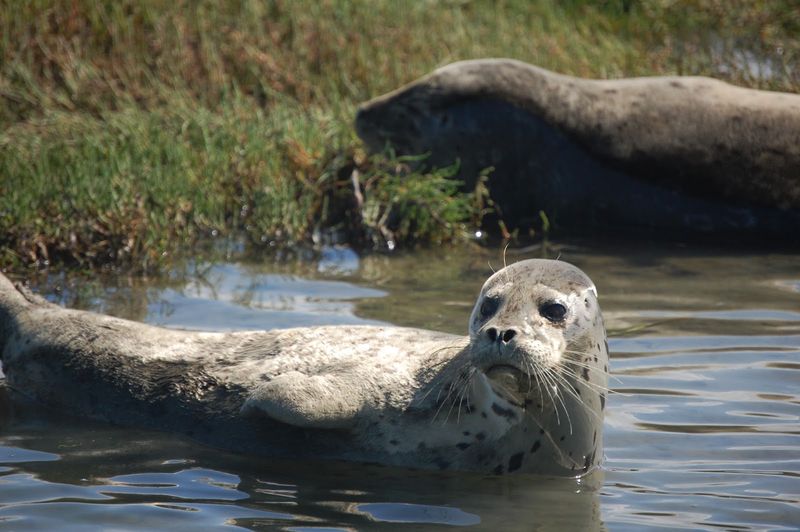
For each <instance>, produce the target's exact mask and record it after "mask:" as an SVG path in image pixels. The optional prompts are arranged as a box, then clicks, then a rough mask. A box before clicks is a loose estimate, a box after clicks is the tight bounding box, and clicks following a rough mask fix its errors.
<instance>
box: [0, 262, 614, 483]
mask: <svg viewBox="0 0 800 532" xmlns="http://www.w3.org/2000/svg"><path fill="white" fill-rule="evenodd" d="M0 356H1V357H2V368H3V372H4V374H5V377H6V381H7V385H8V386H9V387H10V388H11V389H12V390H13V391H14V392H15V393H16V394H19V395H21V396H23V397H26V398H28V399H29V400H33V401H36V402H38V403H41V404H44V405H46V406H48V407H51V408H54V409H58V410H59V411H62V412H65V413H68V414H72V415H75V416H83V417H88V418H92V419H96V420H101V421H107V422H111V423H116V424H121V425H134V426H140V427H147V428H154V429H161V430H169V431H173V432H178V433H182V434H185V435H188V436H190V437H192V438H194V439H196V440H198V441H200V442H202V443H205V444H208V445H211V446H215V447H220V448H224V449H228V450H232V451H239V452H245V453H257V454H263V455H269V456H276V457H286V458H306V459H326V460H346V461H357V462H365V463H379V464H386V465H392V466H401V467H410V468H423V469H442V470H465V471H476V472H483V473H495V474H505V473H515V472H526V473H537V474H549V475H565V476H577V475H581V474H584V473H586V472H588V471H590V470H591V469H592V468H593V467H595V466H596V465H597V464H598V462H599V461H600V460H601V457H602V432H603V410H604V408H605V398H606V390H607V371H608V351H607V343H606V333H605V328H604V325H603V319H602V315H601V312H600V308H599V306H598V302H597V297H596V290H595V287H594V284H593V283H592V281H591V280H590V279H589V278H588V277H587V276H586V275H585V274H584V273H583V272H581V271H580V270H579V269H578V268H576V267H575V266H572V265H570V264H567V263H564V262H558V261H551V260H525V261H521V262H517V263H514V264H511V265H509V266H507V267H505V268H503V269H502V270H499V271H498V272H496V273H495V274H493V275H492V276H491V277H490V278H489V279H488V280H487V281H486V283H485V284H484V286H483V288H482V290H481V292H480V295H479V297H478V300H477V302H476V304H475V307H474V309H473V311H472V314H471V316H470V318H469V335H468V336H467V337H460V336H455V335H449V334H444V333H438V332H433V331H427V330H422V329H411V328H403V327H378V326H323V327H308V328H295V329H286V330H276V331H260V332H232V333H212V332H190V331H180V330H170V329H164V328H160V327H154V326H150V325H145V324H141V323H136V322H132V321H127V320H122V319H118V318H114V317H110V316H104V315H100V314H95V313H91V312H85V311H77V310H69V309H64V308H61V307H59V306H57V305H53V304H51V303H48V302H46V301H45V300H43V299H41V298H39V297H37V296H35V295H33V294H31V293H30V292H29V291H27V290H25V289H24V288H21V287H15V286H14V285H13V284H12V283H11V282H10V281H8V279H6V278H5V277H3V276H2V275H0Z"/></svg>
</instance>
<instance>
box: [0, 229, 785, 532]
mask: <svg viewBox="0 0 800 532" xmlns="http://www.w3.org/2000/svg"><path fill="white" fill-rule="evenodd" d="M536 256H548V257H551V258H554V257H556V256H560V258H561V259H562V260H567V261H570V262H573V263H574V264H576V265H578V266H579V267H581V268H583V269H584V270H585V271H586V272H587V273H588V274H589V275H590V276H591V277H592V278H593V280H594V281H595V283H596V285H597V287H598V291H599V295H600V303H601V305H602V307H603V310H604V314H605V317H606V323H607V326H608V328H609V332H610V336H611V339H610V347H611V351H612V364H611V371H612V374H613V377H612V379H611V381H610V382H611V386H612V388H613V389H614V391H615V392H616V393H614V394H612V395H611V396H610V397H609V401H608V409H607V415H606V431H605V454H606V458H605V461H604V464H603V468H602V470H601V471H598V472H596V473H594V474H593V475H591V476H589V477H587V478H584V479H581V480H571V479H546V478H536V477H522V476H517V477H514V476H512V477H485V476H479V475H469V474H457V473H448V474H443V473H430V472H415V471H406V470H398V469H391V468H381V467H375V466H355V465H352V464H335V463H334V464H330V463H328V464H317V463H304V462H303V463H298V462H277V461H274V460H267V459H260V458H258V459H257V458H252V457H248V456H239V455H235V454H228V453H221V452H219V451H216V450H213V449H208V448H204V447H202V446H200V445H196V444H194V443H192V442H191V441H188V440H186V439H183V438H181V437H178V436H172V435H169V434H162V433H155V432H149V431H141V430H135V429H126V428H119V427H112V426H108V425H101V424H94V423H89V422H85V421H80V420H75V419H70V418H68V417H65V416H63V415H59V414H52V413H48V412H44V411H42V410H41V409H38V408H36V407H34V406H31V405H27V406H20V405H18V404H14V405H10V404H8V397H7V394H5V393H0V528H5V529H13V530H52V529H59V530H92V529H97V530H100V529H108V528H115V529H143V530H145V529H146V530H152V529H154V528H164V529H165V528H169V529H215V528H237V527H240V528H249V529H283V530H296V531H306V530H308V531H311V530H314V531H322V530H379V529H386V530H400V529H402V530H414V529H419V530H432V529H445V528H453V527H472V528H474V529H493V530H534V529H557V530H603V529H609V530H643V529H665V530H674V529H681V528H683V529H707V530H720V529H723V530H725V529H728V530H765V529H770V530H794V529H797V528H798V527H800V506H799V504H798V501H800V478H798V477H800V393H799V392H800V386H799V385H800V254H798V253H767V252H764V251H763V250H762V251H758V252H752V253H749V252H741V251H739V252H733V251H730V250H709V249H707V248H703V249H692V248H686V247H678V246H660V247H647V246H642V245H639V246H637V247H635V248H634V247H623V246H611V245H607V244H606V245H602V246H601V245H594V246H592V245H586V244H571V245H566V244H565V245H559V246H551V247H549V248H548V249H529V250H525V251H523V252H516V251H514V250H509V252H508V253H507V256H506V260H508V261H509V262H511V261H516V260H520V259H522V258H529V257H536ZM502 263H503V257H502V253H501V252H499V251H495V250H447V251H441V250H436V251H429V252H418V253H413V254H407V255H397V256H391V257H387V256H370V257H365V258H359V257H357V256H355V255H354V254H353V253H352V252H349V251H347V250H336V249H329V250H326V251H325V252H324V253H323V255H322V257H321V258H320V259H319V260H315V261H310V262H309V261H306V262H296V263H280V264H276V263H274V262H272V261H270V260H268V259H261V260H259V259H257V258H256V259H253V258H250V259H248V260H244V259H243V260H240V261H232V262H227V263H202V262H198V263H190V264H186V265H184V266H182V267H180V268H177V269H176V270H175V271H174V272H172V273H171V274H170V275H167V276H164V277H161V278H151V279H147V280H144V279H140V278H131V277H123V276H108V277H107V278H102V277H101V278H99V279H91V280H89V279H84V278H80V277H77V278H76V277H70V276H63V275H52V276H50V277H49V278H48V279H46V280H44V281H42V282H41V283H40V284H39V285H38V286H37V289H38V290H40V291H41V292H42V293H44V294H45V295H47V297H49V298H50V299H51V300H53V301H57V302H59V303H61V304H64V305H67V306H71V307H79V308H89V309H93V310H97V311H100V312H105V313H109V314H114V315H117V316H121V317H125V318H129V319H135V320H140V321H146V322H149V323H154V324H159V325H164V326H167V327H179V328H191V329H208V330H237V329H269V328H279V327H291V326H304V325H318V324H345V323H392V324H396V325H405V326H415V327H425V328H429V329H437V330H442V331H447V332H453V333H459V334H463V333H464V332H465V330H466V324H467V318H468V316H469V312H470V310H471V306H472V303H473V300H474V298H475V296H476V294H477V292H478V290H479V288H480V285H481V284H482V283H483V281H484V280H485V278H486V277H487V276H488V275H489V274H491V271H492V268H495V269H496V268H498V267H500V266H501V265H502ZM0 392H2V390H0Z"/></svg>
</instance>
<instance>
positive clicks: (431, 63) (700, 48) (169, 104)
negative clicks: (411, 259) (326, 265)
mask: <svg viewBox="0 0 800 532" xmlns="http://www.w3.org/2000/svg"><path fill="white" fill-rule="evenodd" d="M793 4H794V2H793V1H792V0H772V1H770V0H761V1H759V0H752V1H747V2H745V1H741V2H739V1H735V2H721V1H718V0H691V1H688V0H687V1H685V2H663V1H656V0H653V1H644V0H642V1H636V0H608V1H606V2H580V1H578V0H570V1H565V2H555V1H551V2H545V1H539V2H534V1H528V0H518V1H512V0H508V1H497V2H495V1H489V0H484V1H478V0H474V1H469V0H460V1H456V0H452V1H446V0H442V1H441V2H427V1H422V0H419V1H401V0H378V1H366V0H363V1H356V0H329V1H316V0H314V1H312V0H309V1H299V0H298V1H291V0H286V1H279V0H274V1H246V0H240V1H232V0H231V1H226V2H217V1H210V0H209V1H193V2H188V1H187V2H183V1H177V2H175V1H172V2H167V1H164V0H145V1H115V2H111V1H109V2H94V1H91V0H73V1H66V0H64V1H51V2H45V1H42V0H25V1H23V0H0V264H12V263H14V264H22V263H28V264H41V263H43V262H45V261H60V262H67V263H77V264H80V265H85V266H98V265H103V264H109V263H110V264H115V265H123V266H126V267H133V268H152V267H157V266H158V265H159V264H160V263H161V261H162V260H163V259H162V257H163V256H164V255H165V254H172V253H174V252H176V251H178V250H181V249H188V248H190V246H192V245H193V244H194V243H196V242H198V241H200V240H203V239H206V238H208V237H209V236H210V235H222V236H226V235H233V234H244V235H246V237H247V238H248V239H249V240H250V241H252V242H254V243H267V244H271V245H291V244H294V243H301V242H309V241H311V239H312V238H313V237H315V235H320V234H325V233H326V232H329V231H331V230H334V231H338V232H339V233H340V234H343V235H345V238H346V239H347V240H348V241H350V242H351V243H353V244H356V245H366V246H372V245H380V246H383V245H386V244H387V242H389V241H391V242H392V243H394V244H403V243H409V242H423V243H425V242H444V241H453V240H459V239H462V238H464V237H465V235H466V234H468V232H469V231H468V229H471V228H474V227H477V226H478V225H479V224H480V220H481V216H482V214H483V213H484V212H485V211H486V209H487V205H488V203H487V202H488V199H487V197H486V193H485V188H484V187H483V186H481V185H479V187H478V189H477V190H475V191H460V190H459V189H458V187H457V186H455V185H454V183H453V182H452V181H448V180H447V176H448V175H451V174H452V171H453V169H441V170H436V171H433V172H432V173H430V174H419V173H414V172H412V171H411V170H410V169H409V165H408V160H404V159H398V158H397V157H394V156H393V155H392V154H391V153H384V154H378V155H368V154H366V153H365V152H364V148H363V147H362V146H361V144H360V142H359V140H358V139H357V137H356V136H355V133H354V131H353V128H352V119H353V115H354V113H355V109H356V106H357V105H358V103H359V102H361V101H365V100H367V99H369V98H370V97H372V96H375V95H378V94H381V93H384V92H386V91H388V90H391V89H394V88H396V87H397V86H399V85H401V84H403V83H405V82H408V81H410V80H412V79H414V78H416V77H419V76H421V75H423V74H425V73H426V72H428V71H430V70H431V69H433V68H435V67H437V66H440V65H442V64H446V63H448V62H451V61H455V60H460V59H467V58H476V57H491V56H494V57H501V56H502V57H513V58H517V59H521V60H523V61H527V62H531V63H534V64H538V65H540V66H543V67H545V68H549V69H552V70H556V71H559V72H564V73H569V74H574V75H580V76H590V77H619V76H632V75H647V74H662V73H680V74H705V75H714V76H716V77H721V78H723V79H727V80H729V81H732V82H735V83H739V84H744V85H749V86H755V87H760V88H770V89H777V90H787V91H798V90H799V89H800V69H797V68H796V66H797V64H798V59H800V11H798V10H797V9H796V6H795V7H793Z"/></svg>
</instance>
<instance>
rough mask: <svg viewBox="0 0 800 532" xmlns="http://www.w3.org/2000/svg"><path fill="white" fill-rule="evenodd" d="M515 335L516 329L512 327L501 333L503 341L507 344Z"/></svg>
mask: <svg viewBox="0 0 800 532" xmlns="http://www.w3.org/2000/svg"><path fill="white" fill-rule="evenodd" d="M516 335H517V331H515V330H514V329H509V330H507V331H506V332H504V333H503V343H504V344H507V343H508V342H510V341H511V339H512V338H514V337H515V336H516Z"/></svg>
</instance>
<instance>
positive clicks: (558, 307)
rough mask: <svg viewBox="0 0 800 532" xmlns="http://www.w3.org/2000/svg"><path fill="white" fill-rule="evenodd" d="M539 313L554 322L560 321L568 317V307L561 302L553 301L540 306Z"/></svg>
mask: <svg viewBox="0 0 800 532" xmlns="http://www.w3.org/2000/svg"><path fill="white" fill-rule="evenodd" d="M539 314H541V315H542V316H544V317H545V318H546V319H547V320H549V321H551V322H553V323H560V322H562V321H564V318H566V317H567V307H565V306H564V305H562V304H561V303H556V302H555V301H551V302H549V303H545V304H544V305H542V306H541V307H539Z"/></svg>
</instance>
